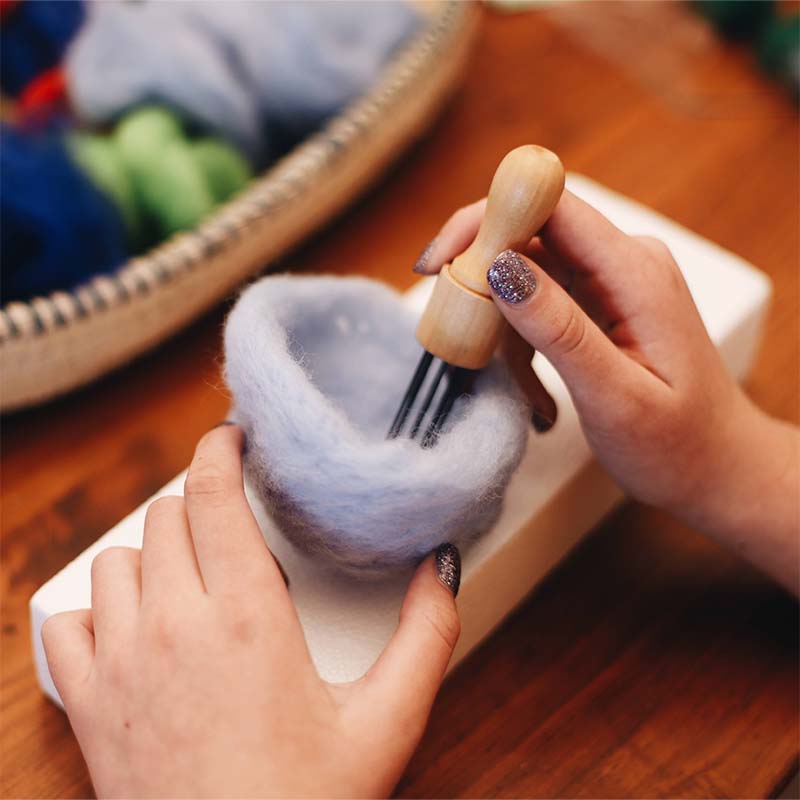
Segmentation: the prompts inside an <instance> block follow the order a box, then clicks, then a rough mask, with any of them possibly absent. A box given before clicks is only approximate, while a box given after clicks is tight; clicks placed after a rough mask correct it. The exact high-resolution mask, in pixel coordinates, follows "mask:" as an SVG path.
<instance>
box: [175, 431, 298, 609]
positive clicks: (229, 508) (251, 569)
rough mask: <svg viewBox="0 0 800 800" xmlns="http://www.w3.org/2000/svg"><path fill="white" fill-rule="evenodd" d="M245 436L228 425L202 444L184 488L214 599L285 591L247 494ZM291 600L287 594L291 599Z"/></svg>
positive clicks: (202, 567)
mask: <svg viewBox="0 0 800 800" xmlns="http://www.w3.org/2000/svg"><path fill="white" fill-rule="evenodd" d="M242 443H243V436H242V431H241V429H240V428H239V427H238V426H235V425H224V426H221V427H218V428H214V430H212V431H209V432H208V433H207V434H206V435H205V436H204V437H203V438H202V439H201V440H200V442H199V443H198V445H197V449H196V450H195V454H194V458H193V459H192V463H191V465H190V466H189V473H188V475H187V477H186V484H185V487H184V492H185V500H186V513H187V515H188V518H189V527H190V528H191V532H192V540H193V542H194V550H195V553H196V554H197V563H198V564H199V565H200V573H201V574H202V576H203V583H204V584H205V586H206V589H207V591H208V592H209V593H210V594H214V593H229V592H238V591H248V590H249V589H250V588H251V587H252V584H253V582H254V581H256V582H259V583H261V584H264V585H267V584H269V585H271V586H274V587H280V589H281V591H282V592H283V594H286V586H285V584H284V582H283V578H282V577H281V574H280V570H279V569H278V567H277V565H276V563H275V559H274V558H272V555H271V553H270V552H269V549H268V548H267V544H266V542H265V541H264V537H263V536H262V534H261V529H260V528H259V526H258V523H257V522H256V518H255V517H254V516H253V512H252V510H251V508H250V504H249V503H248V502H247V498H246V497H245V493H244V482H243V477H242ZM287 597H288V595H287Z"/></svg>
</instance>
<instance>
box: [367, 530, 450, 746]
mask: <svg viewBox="0 0 800 800" xmlns="http://www.w3.org/2000/svg"><path fill="white" fill-rule="evenodd" d="M460 577H461V557H460V555H459V552H458V549H457V548H456V547H455V546H453V545H450V544H446V545H442V546H441V547H439V548H438V549H437V550H436V552H435V553H432V554H431V555H430V556H428V558H426V559H425V561H423V562H422V564H421V565H420V566H419V568H418V569H417V571H416V573H415V574H414V577H413V578H412V580H411V583H410V584H409V587H408V591H407V592H406V597H405V600H404V601H403V606H402V608H401V609H400V621H399V624H398V626H397V630H396V631H395V633H394V636H393V637H392V639H391V641H390V642H389V644H388V645H387V646H386V649H385V650H384V651H383V653H382V654H381V656H380V658H379V659H378V661H377V662H376V663H375V664H374V665H373V667H372V668H371V669H370V671H369V672H368V673H367V675H366V676H365V681H364V683H365V686H366V687H367V688H366V691H367V694H368V695H369V700H370V702H374V703H376V704H377V707H379V708H381V709H385V713H386V715H387V717H388V718H390V719H391V718H392V716H393V714H394V713H398V714H400V715H402V716H403V717H404V718H409V715H410V716H411V721H413V722H417V723H419V725H420V733H421V729H422V727H424V724H425V721H426V720H427V718H428V713H429V712H430V708H431V705H432V704H433V700H434V698H435V696H436V692H437V691H438V689H439V686H440V685H441V682H442V679H443V678H444V674H445V671H446V669H447V664H448V662H449V661H450V656H451V655H452V653H453V648H454V647H455V646H456V642H457V641H458V636H459V633H460V630H461V625H460V622H459V619H458V611H457V610H456V603H455V594H456V592H457V591H458V584H459V582H460Z"/></svg>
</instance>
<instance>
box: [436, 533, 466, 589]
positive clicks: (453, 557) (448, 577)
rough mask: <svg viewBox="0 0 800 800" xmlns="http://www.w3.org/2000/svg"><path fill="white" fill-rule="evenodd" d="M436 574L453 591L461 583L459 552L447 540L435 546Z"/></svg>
mask: <svg viewBox="0 0 800 800" xmlns="http://www.w3.org/2000/svg"><path fill="white" fill-rule="evenodd" d="M436 576H437V577H438V578H439V580H440V581H441V582H442V583H443V584H444V585H445V586H446V587H447V588H448V589H449V590H450V591H451V592H452V593H453V597H455V596H456V595H457V594H458V587H459V586H460V585H461V553H459V552H458V548H457V547H456V546H455V545H454V544H450V543H449V542H448V543H446V544H442V545H439V547H437V548H436Z"/></svg>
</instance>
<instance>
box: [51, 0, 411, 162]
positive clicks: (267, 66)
mask: <svg viewBox="0 0 800 800" xmlns="http://www.w3.org/2000/svg"><path fill="white" fill-rule="evenodd" d="M419 21H420V19H419V15H418V13H417V12H416V10H415V9H414V7H413V5H412V4H410V3H408V2H402V0H381V1H380V2H372V1H371V0H367V1H364V0H362V1H361V2H359V1H358V0H355V1H354V0H339V1H338V2H299V1H298V0H291V2H280V1H278V2H246V1H245V2H243V1H242V0H227V2H213V1H209V0H200V1H199V2H195V0H184V1H181V2H175V0H141V2H135V3H120V2H114V1H113V0H110V1H109V2H102V3H92V4H91V5H90V6H89V14H88V19H87V21H86V24H85V25H84V27H83V28H82V30H81V31H80V33H79V34H78V36H77V38H76V39H75V41H74V42H73V44H72V46H71V47H70V50H69V53H68V55H67V59H66V75H67V81H68V86H69V93H70V97H71V99H72V102H73V104H74V106H75V108H76V109H77V111H78V114H79V115H80V117H81V118H82V119H84V120H86V121H89V122H93V123H104V122H108V121H110V120H113V119H115V118H117V117H119V116H120V115H121V114H123V113H124V112H125V111H127V110H128V109H130V108H131V107H133V106H136V105H138V104H142V103H153V102H159V103H163V104H165V105H167V106H169V107H170V108H172V109H173V110H175V111H177V112H179V113H181V114H182V115H183V116H184V117H185V118H186V119H187V120H189V121H192V122H194V123H197V124H199V125H200V126H201V127H203V128H206V129H209V130H211V131H212V132H214V133H216V134H217V135H220V136H223V137H225V138H227V139H228V140H230V141H232V142H233V143H234V144H237V145H239V146H240V147H242V148H243V150H244V151H245V152H246V153H248V154H249V155H250V156H251V157H252V158H254V159H255V160H257V161H264V160H265V159H266V158H267V157H268V156H269V155H270V154H271V153H270V140H271V139H273V138H276V137H277V138H278V139H279V140H280V146H281V147H284V146H286V144H287V141H288V142H291V141H292V140H296V139H299V138H300V137H302V136H304V135H306V134H307V133H308V132H309V131H311V130H313V129H315V128H316V127H318V126H319V125H320V124H321V123H322V122H323V121H324V120H325V119H327V118H328V117H330V116H332V115H333V114H335V113H336V112H337V111H338V110H339V109H340V108H341V107H342V106H343V105H345V104H346V103H347V102H349V101H350V100H352V99H354V98H355V97H357V96H359V95H360V94H362V93H363V92H365V91H366V90H367V89H368V88H369V87H370V86H371V85H372V83H373V82H374V81H375V79H376V77H377V76H378V74H379V73H380V70H381V68H382V66H383V65H384V64H385V63H386V61H387V60H388V59H389V57H390V56H391V54H392V53H393V52H394V50H395V49H396V48H397V47H398V45H400V44H401V43H402V42H403V41H405V40H406V39H407V38H408V37H409V36H410V35H411V34H412V33H413V32H414V30H415V29H416V28H417V27H418V25H419ZM273 149H274V148H273ZM272 155H274V153H272Z"/></svg>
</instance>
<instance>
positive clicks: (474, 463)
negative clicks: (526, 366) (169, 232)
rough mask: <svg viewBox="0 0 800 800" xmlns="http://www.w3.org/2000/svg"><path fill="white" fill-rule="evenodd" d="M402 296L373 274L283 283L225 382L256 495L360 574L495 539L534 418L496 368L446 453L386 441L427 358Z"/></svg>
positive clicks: (256, 304)
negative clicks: (446, 546)
mask: <svg viewBox="0 0 800 800" xmlns="http://www.w3.org/2000/svg"><path fill="white" fill-rule="evenodd" d="M414 328H415V318H414V315H413V314H411V312H410V311H409V310H408V309H407V308H406V307H405V306H404V304H403V303H402V300H401V298H400V296H399V295H398V294H397V293H396V292H395V291H393V290H392V289H390V288H388V287H386V286H385V285H383V284H381V283H377V282H375V281H370V280H367V279H364V278H333V277H309V276H294V277H285V276H275V277H268V278H264V279H262V280H260V281H259V282H257V283H255V284H254V285H252V286H251V287H250V288H248V289H247V290H246V291H245V292H244V293H243V294H242V296H241V297H240V299H239V300H238V302H237V303H236V306H235V307H234V309H233V311H232V312H231V314H230V316H229V318H228V321H227V325H226V329H225V375H226V379H227V382H228V385H229V387H230V389H231V391H232V393H233V400H234V409H235V411H234V418H235V419H236V420H237V422H239V424H241V426H242V427H243V429H244V432H245V436H246V441H247V445H246V454H245V466H246V472H247V475H248V479H249V481H250V484H251V486H252V487H253V488H254V489H255V491H256V492H257V493H258V495H259V496H260V498H261V499H262V500H263V501H264V503H265V505H266V507H267V509H268V510H269V512H270V514H271V516H272V517H273V519H274V521H275V522H276V524H277V525H278V527H279V528H280V529H281V531H282V532H283V533H284V535H285V536H286V537H287V538H288V539H290V540H291V541H292V542H293V543H294V544H295V545H296V546H297V547H299V548H300V549H302V550H304V551H305V552H307V553H309V554H311V555H312V556H313V557H314V558H315V559H317V560H318V561H324V562H327V563H329V564H331V565H332V566H335V567H336V568H337V569H340V570H344V571H347V572H351V573H356V574H360V575H364V576H375V575H381V574H383V573H385V572H386V571H390V570H393V569H399V568H404V567H408V566H410V565H412V564H415V563H417V562H418V561H419V560H420V559H422V558H423V557H424V556H425V555H426V554H427V553H429V552H430V551H431V550H433V549H434V548H435V547H437V546H438V545H439V544H441V543H443V542H447V541H450V542H455V543H457V544H458V543H461V544H463V543H465V542H468V541H469V540H470V539H472V538H474V537H475V536H477V535H479V534H481V533H483V532H485V531H486V530H488V529H489V528H490V527H491V525H492V523H493V522H494V521H495V519H496V518H497V515H498V514H499V512H500V508H501V504H502V499H503V493H504V491H505V488H506V486H507V484H508V481H509V479H510V476H511V474H512V472H513V470H514V469H515V468H516V466H517V464H518V463H519V461H520V459H521V458H522V454H523V451H524V447H525V442H526V441H527V432H528V427H529V421H530V409H529V407H528V405H527V401H526V400H525V399H524V398H523V397H522V395H521V394H520V392H519V390H518V389H517V387H516V385H515V384H514V383H513V381H512V379H511V378H510V376H509V374H508V372H507V370H506V368H505V366H504V365H503V364H501V363H500V362H499V361H496V360H495V361H493V362H492V363H491V365H490V366H489V367H487V368H486V369H485V370H483V372H482V373H481V374H480V375H479V377H478V380H477V382H476V385H475V392H474V395H473V396H471V397H470V398H462V399H460V400H459V401H458V402H457V403H456V406H455V408H454V412H453V414H452V415H451V419H450V421H449V424H448V426H447V427H446V428H445V431H444V433H443V434H442V436H441V437H440V440H439V442H438V444H437V445H436V446H435V447H433V448H430V449H422V448H421V447H420V446H419V443H418V442H415V441H410V440H407V439H397V440H392V441H387V440H386V438H385V437H386V432H387V430H388V428H389V425H390V423H391V420H392V417H393V416H394V412H395V411H396V409H397V406H398V404H399V402H400V399H401V397H402V395H403V392H404V390H405V388H406V385H407V383H408V380H409V378H410V376H411V374H412V372H413V370H414V367H415V366H416V362H417V360H418V358H419V356H420V354H421V348H420V346H419V345H418V344H417V342H416V339H415V337H414Z"/></svg>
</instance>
